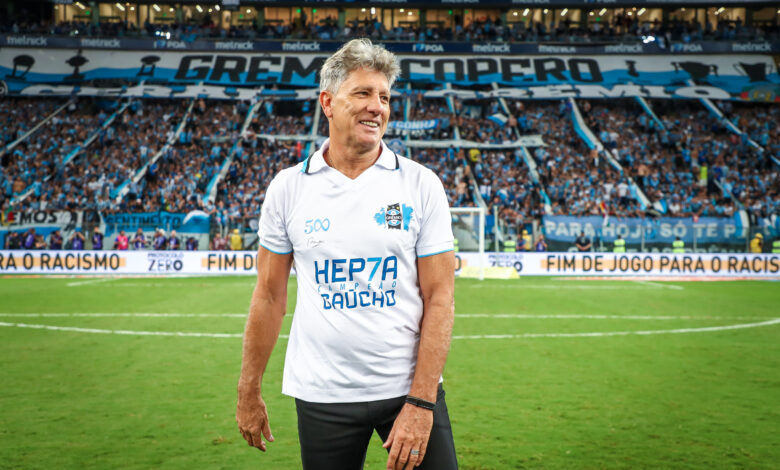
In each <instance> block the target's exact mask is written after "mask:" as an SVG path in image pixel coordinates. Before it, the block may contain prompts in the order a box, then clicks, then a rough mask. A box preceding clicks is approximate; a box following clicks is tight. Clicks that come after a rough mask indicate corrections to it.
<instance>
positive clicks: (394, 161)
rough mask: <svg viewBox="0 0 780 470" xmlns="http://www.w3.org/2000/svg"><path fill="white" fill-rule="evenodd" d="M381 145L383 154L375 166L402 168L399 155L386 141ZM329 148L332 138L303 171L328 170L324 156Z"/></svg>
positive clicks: (305, 162)
mask: <svg viewBox="0 0 780 470" xmlns="http://www.w3.org/2000/svg"><path fill="white" fill-rule="evenodd" d="M380 145H381V147H382V153H381V154H379V158H378V159H377V161H376V162H375V163H374V165H378V166H381V167H382V168H385V169H387V170H397V169H398V168H399V167H400V160H399V158H398V155H396V153H395V152H393V151H392V150H390V148H389V147H388V146H387V145H385V143H384V141H380ZM329 146H330V138H328V139H325V142H323V143H322V146H321V147H320V148H319V149H317V151H316V152H314V153H313V154H312V155H310V156H309V157H308V158H307V159H306V160H305V161H304V162H303V168H302V169H301V171H302V172H303V173H306V174H312V173H316V172H318V171H320V170H322V169H323V168H326V167H327V166H328V164H327V163H325V157H324V154H325V151H326V150H328V147H329Z"/></svg>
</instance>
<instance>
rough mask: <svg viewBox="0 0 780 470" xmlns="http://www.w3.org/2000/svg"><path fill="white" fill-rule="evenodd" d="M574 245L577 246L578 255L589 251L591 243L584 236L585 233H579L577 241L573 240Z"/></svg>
mask: <svg viewBox="0 0 780 470" xmlns="http://www.w3.org/2000/svg"><path fill="white" fill-rule="evenodd" d="M574 244H575V245H576V246H577V251H579V252H580V253H582V252H586V251H590V248H591V243H590V238H588V237H586V236H585V232H584V231H581V232H580V236H579V237H577V240H575V242H574Z"/></svg>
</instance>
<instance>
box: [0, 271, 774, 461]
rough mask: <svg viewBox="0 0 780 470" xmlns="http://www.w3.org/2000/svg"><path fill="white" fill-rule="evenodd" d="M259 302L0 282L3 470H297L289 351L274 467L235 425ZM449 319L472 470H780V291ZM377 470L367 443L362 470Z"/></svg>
mask: <svg viewBox="0 0 780 470" xmlns="http://www.w3.org/2000/svg"><path fill="white" fill-rule="evenodd" d="M290 284H291V289H290V292H291V295H290V302H289V310H288V311H290V312H292V310H293V306H294V302H295V300H294V299H295V296H294V292H295V280H294V279H293V280H291V281H290ZM253 285H254V279H253V278H250V277H222V278H164V279H163V278H140V279H138V278H136V279H95V278H56V279H55V278H42V279H25V278H7V277H6V278H3V279H2V280H0V299H2V300H1V301H0V312H2V314H1V315H0V322H2V326H0V357H2V369H1V370H2V381H1V382H0V409H2V412H0V468H9V469H11V468H12V469H63V468H74V469H149V468H165V469H187V470H191V469H238V468H247V469H250V468H253V469H254V468H267V469H274V470H286V469H299V468H300V458H299V456H298V442H297V431H296V420H295V410H294V402H293V400H292V399H291V398H289V397H285V396H283V395H281V392H280V390H281V376H282V363H283V358H284V348H285V346H286V340H285V339H280V340H279V343H278V344H277V348H276V350H275V351H274V354H273V356H272V358H271V363H270V364H269V367H268V372H267V374H266V378H265V383H264V390H265V399H266V401H267V403H268V406H269V408H270V413H271V426H272V429H273V433H274V436H275V437H276V442H274V443H272V444H270V450H269V452H268V453H267V454H263V453H261V452H260V451H258V450H256V449H253V448H250V447H248V446H247V445H246V443H245V442H244V441H243V439H242V438H241V436H240V434H239V433H238V430H237V428H236V425H235V416H234V412H235V396H236V392H235V390H236V382H237V379H238V373H239V367H240V359H241V340H240V334H241V332H242V330H243V325H244V318H243V317H244V315H245V312H246V310H247V307H248V304H249V298H250V294H251V291H252V288H253ZM94 313H103V314H106V315H80V314H94ZM145 313H148V314H183V315H137V314H145ZM42 314H66V315H42ZM203 314H205V315H203ZM456 315H457V316H456V319H455V331H454V335H455V337H456V338H455V339H453V342H452V348H451V352H450V356H449V360H448V362H447V367H446V370H445V374H444V377H445V383H444V385H445V389H446V390H447V401H448V404H449V408H450V413H451V418H452V421H453V427H454V433H455V444H456V447H457V450H458V454H459V460H460V464H461V468H462V469H524V468H540V469H602V468H608V469H637V468H652V469H657V468H676V469H688V468H691V469H693V468H702V469H711V468H718V469H720V468H727V469H745V468H750V469H769V468H778V462H780V445H778V442H780V441H779V440H778V431H779V430H780V324H777V323H772V322H771V320H773V319H777V318H780V285H778V284H777V283H774V282H759V281H754V282H750V281H736V282H709V283H708V282H700V283H695V282H692V283H665V282H631V281H575V280H562V279H554V278H536V279H530V278H523V279H521V280H519V281H483V282H480V281H476V280H466V279H459V280H457V285H456ZM290 317H291V315H289V314H288V315H287V317H286V319H285V323H284V327H283V333H285V332H286V330H288V329H289V325H290ZM19 324H24V325H28V326H31V325H36V327H20V326H19ZM756 324H758V325H756ZM41 325H42V326H56V327H65V329H50V328H49V329H46V328H41V327H40V326H41ZM730 325H748V326H751V325H753V326H751V327H747V328H736V329H726V328H724V327H727V326H730ZM111 331H114V333H111ZM118 332H123V333H124V334H117V333H118ZM137 332H148V333H156V332H184V333H204V334H213V333H228V334H229V335H228V336H226V337H211V336H170V335H168V336H166V335H152V334H147V335H139V334H137ZM636 332H644V334H636ZM584 333H592V334H590V335H585V334H584ZM385 459H386V453H385V451H384V450H383V449H382V448H381V447H380V443H379V441H378V439H376V438H375V439H374V440H373V441H372V443H371V446H370V448H369V452H368V458H367V462H366V468H367V469H379V468H384V462H385Z"/></svg>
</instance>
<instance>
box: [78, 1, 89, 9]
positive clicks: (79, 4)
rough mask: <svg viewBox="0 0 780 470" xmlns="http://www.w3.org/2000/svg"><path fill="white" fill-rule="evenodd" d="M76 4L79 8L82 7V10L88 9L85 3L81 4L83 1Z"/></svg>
mask: <svg viewBox="0 0 780 470" xmlns="http://www.w3.org/2000/svg"><path fill="white" fill-rule="evenodd" d="M76 6H77V7H79V8H81V9H82V10H86V9H87V7H85V6H84V5H82V4H81V2H76Z"/></svg>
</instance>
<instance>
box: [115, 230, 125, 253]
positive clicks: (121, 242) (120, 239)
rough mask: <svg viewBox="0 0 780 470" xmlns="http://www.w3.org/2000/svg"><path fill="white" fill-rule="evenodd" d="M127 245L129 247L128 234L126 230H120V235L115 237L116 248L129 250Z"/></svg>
mask: <svg viewBox="0 0 780 470" xmlns="http://www.w3.org/2000/svg"><path fill="white" fill-rule="evenodd" d="M127 247H128V240H127V235H125V231H124V230H120V231H119V235H117V236H116V238H115V239H114V249H115V250H122V251H125V250H127Z"/></svg>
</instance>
